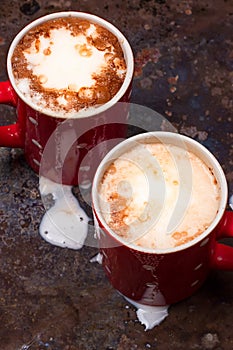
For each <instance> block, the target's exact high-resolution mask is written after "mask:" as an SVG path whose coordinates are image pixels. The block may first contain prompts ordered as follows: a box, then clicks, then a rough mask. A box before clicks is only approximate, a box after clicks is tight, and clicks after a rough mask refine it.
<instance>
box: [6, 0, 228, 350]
mask: <svg viewBox="0 0 233 350" xmlns="http://www.w3.org/2000/svg"><path fill="white" fill-rule="evenodd" d="M63 10H79V11H86V12H91V13H94V14H97V15H99V16H101V17H104V18H105V19H107V20H109V21H110V22H112V23H113V24H115V25H116V26H117V27H118V28H119V29H121V31H122V32H123V33H124V34H125V35H126V36H127V38H128V39H129V42H130V43H131V45H132V48H133V51H134V55H135V64H136V69H135V77H134V84H133V94H132V102H134V103H137V104H141V105H143V106H147V107H150V108H152V109H153V110H156V111H158V112H159V113H161V114H162V115H163V116H164V117H166V118H167V120H169V122H170V123H171V124H172V125H173V126H174V128H176V129H177V130H178V131H179V132H181V133H182V134H185V135H189V136H191V137H193V138H195V139H196V140H198V141H199V142H201V143H203V144H204V145H205V146H207V147H208V148H209V149H210V150H211V151H212V152H213V153H214V154H215V156H216V157H217V158H218V160H219V162H220V163H221V165H222V166H223V169H224V171H225V173H226V177H227V180H228V184H229V191H230V193H233V182H232V179H233V168H232V151H233V149H232V138H233V128H232V108H233V100H232V90H233V89H232V86H233V38H232V25H233V2H232V1H231V0H228V1H227V0H225V1H224V0H208V1H206V0H187V1H184V0H181V1H178V0H151V1H149V0H148V1H147V0H124V1H121V0H109V1H104V0H103V1H96V0H88V1H71V0H54V1H50V0H47V1H45V0H38V1H37V0H32V1H23V0H20V1H18V0H9V1H6V0H1V2H0V80H1V81H2V80H6V79H7V73H6V55H7V50H8V47H9V45H10V42H11V41H12V39H13V38H14V36H15V35H16V33H17V32H18V31H19V30H20V29H21V28H22V27H23V26H24V25H26V24H27V23H28V22H29V21H32V20H33V19H35V18H37V17H40V16H42V15H44V14H48V13H51V12H55V11H63ZM0 115H1V118H0V124H1V125H3V124H7V123H9V122H10V121H12V120H14V110H13V109H12V108H10V107H7V106H3V105H1V106H0ZM43 213H44V207H43V203H42V201H41V198H40V194H39V190H38V177H37V175H35V174H34V173H33V172H32V170H31V169H29V167H28V166H27V164H26V163H25V160H24V156H23V153H22V151H21V150H12V149H9V148H1V149H0V350H27V349H29V350H36V349H37V350H45V349H48V350H86V349H87V350H133V349H139V350H143V349H145V350H146V349H158V350H167V349H175V350H176V349H177V350H178V349H179V350H182V349H215V350H220V349H222V350H223V349H227V350H228V349H229V350H230V349H233V335H232V319H233V316H232V312H233V274H232V272H217V271H215V272H212V273H211V275H210V277H209V278H208V280H207V281H206V283H205V284H204V286H203V287H202V288H201V289H200V290H199V291H198V292H197V293H196V294H195V295H194V296H192V297H191V298H189V299H187V300H185V301H183V302H180V303H179V304H176V305H172V306H171V308H170V311H169V317H168V318H167V319H166V320H165V321H164V322H163V323H162V324H161V325H160V326H158V327H156V328H154V329H153V330H151V331H147V332H145V331H144V327H143V326H142V325H141V324H140V323H139V322H138V320H137V317H136V313H135V309H134V308H133V307H132V306H130V305H129V304H127V303H126V302H125V301H124V300H123V299H122V298H121V297H120V296H119V295H118V294H117V293H116V292H115V291H114V290H113V289H112V288H111V286H110V285H109V283H108V281H107V280H106V278H105V276H104V274H103V271H102V269H101V266H100V265H98V264H93V263H90V262H89V261H90V259H91V258H92V256H93V255H95V253H96V250H95V249H94V248H90V247H86V246H85V247H84V248H83V249H82V250H80V251H73V250H69V249H61V248H58V247H54V246H52V245H49V244H48V243H46V242H45V241H43V240H42V238H41V237H40V235H39V233H38V226H39V223H40V220H41V217H42V215H43Z"/></svg>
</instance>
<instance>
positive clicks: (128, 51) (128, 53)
mask: <svg viewBox="0 0 233 350" xmlns="http://www.w3.org/2000/svg"><path fill="white" fill-rule="evenodd" d="M61 17H77V18H82V19H86V20H89V21H92V22H93V23H96V24H99V25H101V26H102V27H104V28H106V29H107V30H109V31H110V32H111V33H112V34H114V35H115V36H116V37H117V39H118V41H119V43H120V45H121V48H122V51H123V54H124V58H125V60H126V65H127V69H126V75H125V79H124V81H123V84H122V85H121V87H120V89H119V90H118V92H117V93H116V94H115V95H114V96H113V98H112V99H111V100H109V101H108V102H106V103H104V104H102V105H100V106H98V107H94V108H93V109H87V110H83V111H77V112H74V114H73V115H72V116H71V117H69V116H68V117H66V116H64V117H63V116H62V115H59V116H58V115H56V112H54V113H50V112H48V111H46V110H43V107H39V106H37V105H36V104H34V103H33V102H31V101H28V100H27V98H26V97H25V95H24V94H23V93H22V92H21V91H20V90H19V89H18V87H17V85H16V83H15V78H14V75H13V71H12V64H11V58H12V55H13V52H14V49H15V47H16V45H17V44H18V43H19V41H20V40H21V39H22V38H23V36H24V35H25V34H26V33H27V32H28V31H29V30H31V29H32V28H34V27H36V26H37V25H39V24H41V23H43V22H47V21H49V20H52V19H56V18H61ZM7 72H8V76H9V80H10V82H11V84H12V86H13V88H14V90H15V91H16V93H17V95H18V96H19V97H20V98H21V99H22V100H23V101H24V102H25V103H26V104H27V105H28V106H30V107H31V108H32V109H34V110H35V111H37V112H40V113H42V114H45V115H48V116H51V117H54V118H61V119H64V120H65V119H78V118H88V117H92V116H95V115H97V114H100V113H103V112H105V111H106V110H108V109H109V108H111V107H113V106H114V105H115V104H116V103H117V102H119V101H120V99H121V98H122V97H123V96H124V94H125V93H126V91H127V89H128V88H129V86H130V84H131V82H132V79H133V74H134V56H133V51H132V48H131V46H130V44H129V42H128V40H127V39H126V37H125V36H124V35H123V33H122V32H121V31H120V30H119V29H118V28H117V27H115V25H113V24H112V23H110V22H108V21H107V20H105V19H104V18H102V17H99V16H97V15H94V14H92V13H88V12H81V11H60V12H54V13H50V14H48V15H45V16H42V17H39V18H37V19H35V20H34V21H32V22H30V23H29V24H27V25H26V26H25V27H23V28H22V29H21V30H20V31H19V32H18V34H17V35H16V36H15V37H14V39H13V41H12V42H11V45H10V47H9V50H8V55H7Z"/></svg>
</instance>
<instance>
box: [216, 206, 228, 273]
mask: <svg viewBox="0 0 233 350" xmlns="http://www.w3.org/2000/svg"><path fill="white" fill-rule="evenodd" d="M219 238H233V211H226V212H225V213H224V216H223V218H222V221H221V226H220V229H219V231H218V234H217V239H219ZM212 266H213V268H215V269H219V270H233V246H232V247H231V246H229V245H226V244H223V243H218V242H216V243H215V246H214V254H213V256H212Z"/></svg>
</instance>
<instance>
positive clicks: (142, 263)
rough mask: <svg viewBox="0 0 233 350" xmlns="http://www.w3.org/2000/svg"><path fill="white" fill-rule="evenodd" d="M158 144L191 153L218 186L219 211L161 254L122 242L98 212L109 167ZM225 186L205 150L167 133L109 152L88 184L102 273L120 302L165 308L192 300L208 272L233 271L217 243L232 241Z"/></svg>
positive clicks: (232, 250)
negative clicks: (138, 146) (133, 151)
mask: <svg viewBox="0 0 233 350" xmlns="http://www.w3.org/2000/svg"><path fill="white" fill-rule="evenodd" d="M144 141H145V142H147V143H148V142H149V143H154V142H162V143H163V144H171V145H175V146H179V147H182V148H183V147H185V149H187V150H189V151H191V152H193V153H194V154H195V155H197V156H198V157H199V158H200V159H202V160H203V161H204V163H205V164H206V165H207V166H208V167H209V168H210V169H212V171H213V174H214V176H215V178H216V179H217V181H218V183H219V185H220V197H221V198H220V203H219V210H218V212H217V215H216V217H215V219H214V221H213V222H212V223H211V225H210V226H209V227H208V228H207V229H206V230H205V231H204V232H203V233H202V234H200V235H199V236H198V237H196V238H195V239H193V240H192V241H190V242H188V243H185V244H183V245H180V246H177V247H175V248H170V249H166V250H161V249H160V250H159V249H149V248H143V247H138V246H136V245H134V244H132V243H129V242H126V241H125V240H124V239H123V238H122V237H120V236H118V235H117V234H116V233H115V232H114V231H113V230H112V229H110V228H109V227H108V225H107V224H106V222H105V220H104V217H103V215H102V213H101V210H100V205H99V201H100V198H101V197H100V195H99V193H98V187H99V183H100V181H101V179H102V177H103V174H104V173H105V171H106V169H107V168H108V166H109V164H110V163H111V162H112V161H113V160H114V159H117V158H118V157H119V156H120V155H122V154H124V153H125V152H127V151H129V150H130V149H132V147H133V146H134V145H135V144H138V143H139V142H144ZM227 195H228V190H227V182H226V178H225V175H224V173H223V170H222V168H221V166H220V165H219V163H218V161H217V160H216V159H215V157H214V156H213V155H212V153H210V152H209V151H208V150H207V149H206V148H205V147H204V146H202V145H201V144H200V143H198V142H197V141H194V140H193V139H191V138H188V137H186V136H182V135H179V134H177V133H172V132H163V131H157V132H149V133H144V134H140V135H137V136H133V137H131V138H129V139H127V140H125V141H123V142H121V143H120V144H118V145H117V146H116V147H114V148H113V149H112V150H111V151H110V152H109V153H108V154H107V155H106V156H105V158H104V159H103V160H102V162H101V163H100V165H99V167H98V169H97V172H96V174H95V177H94V180H93V187H92V202H93V204H92V205H93V212H94V217H95V228H96V233H97V238H98V241H99V249H100V252H101V254H102V265H103V268H104V271H105V273H106V275H107V277H108V279H109V281H110V283H111V284H112V286H113V287H114V288H115V289H116V290H118V291H119V292H120V293H121V294H123V295H124V296H125V297H128V298H129V299H131V300H134V301H137V302H139V303H142V304H145V305H155V306H162V305H169V304H172V303H175V302H178V301H180V300H182V299H185V298H187V297H189V296H191V295H192V294H193V293H194V292H195V291H196V290H197V289H198V288H199V287H200V286H201V285H202V284H203V282H204V281H205V279H206V277H207V276H208V274H209V272H210V270H211V269H222V270H233V247H231V246H230V245H226V244H223V243H220V242H218V240H219V239H221V238H223V237H231V238H232V237H233V212H232V211H227V210H226V204H227Z"/></svg>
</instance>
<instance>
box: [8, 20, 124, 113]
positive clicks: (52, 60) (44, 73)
mask: <svg viewBox="0 0 233 350" xmlns="http://www.w3.org/2000/svg"><path fill="white" fill-rule="evenodd" d="M12 68H13V74H14V77H15V80H16V83H17V86H18V88H19V90H20V91H21V92H22V93H23V94H24V95H25V96H26V97H27V98H28V99H30V100H31V101H32V103H34V104H36V105H37V106H39V107H40V108H41V109H46V110H47V111H48V112H49V113H52V114H53V113H54V112H55V113H58V114H59V113H61V114H64V112H65V113H67V114H73V113H75V112H78V111H80V110H81V109H85V108H91V107H96V106H98V105H101V104H103V103H106V102H107V101H109V100H110V99H111V98H112V97H113V96H114V95H115V94H116V93H117V92H118V90H119V89H120V87H121V85H122V83H123V81H124V78H125V73H126V64H125V60H124V55H123V52H122V49H121V47H120V44H119V42H118V40H117V38H116V37H115V36H114V35H113V34H112V33H110V32H109V31H108V30H107V29H105V28H103V27H101V26H99V25H97V24H94V23H90V22H88V21H86V20H85V21H84V20H80V19H77V18H58V19H56V20H51V21H48V22H45V23H43V24H41V25H40V26H38V27H36V28H34V29H32V30H31V31H29V32H28V33H27V34H26V35H25V36H24V38H23V39H22V40H21V41H20V43H19V44H18V45H17V46H16V48H15V51H14V53H13V56H12Z"/></svg>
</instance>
